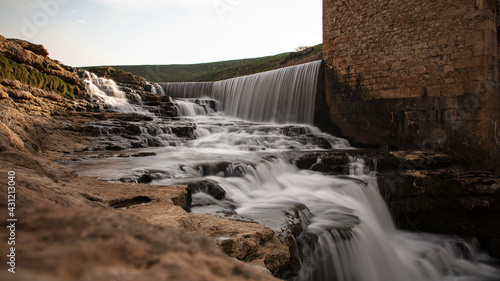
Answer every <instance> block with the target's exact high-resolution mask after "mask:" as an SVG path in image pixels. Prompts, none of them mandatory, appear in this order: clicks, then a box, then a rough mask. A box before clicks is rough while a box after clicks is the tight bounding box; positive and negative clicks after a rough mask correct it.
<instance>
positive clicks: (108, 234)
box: [0, 37, 290, 280]
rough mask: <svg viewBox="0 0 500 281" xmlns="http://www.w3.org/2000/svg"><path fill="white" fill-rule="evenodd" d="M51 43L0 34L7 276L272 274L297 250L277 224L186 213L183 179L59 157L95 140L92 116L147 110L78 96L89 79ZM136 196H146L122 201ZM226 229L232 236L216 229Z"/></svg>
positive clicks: (0, 168)
mask: <svg viewBox="0 0 500 281" xmlns="http://www.w3.org/2000/svg"><path fill="white" fill-rule="evenodd" d="M44 50H45V49H44V48H43V46H37V45H34V44H31V43H28V42H25V41H19V40H8V39H5V38H3V37H0V59H1V60H0V67H1V69H0V70H1V71H0V78H1V79H0V185H1V186H2V187H3V188H1V189H0V207H1V209H2V211H0V220H1V225H2V230H1V231H0V235H1V237H2V241H4V243H1V245H0V252H1V253H2V254H1V255H0V256H1V258H0V262H1V263H2V264H3V266H2V268H3V269H2V271H1V272H0V279H2V280H7V279H8V280H276V279H275V278H274V277H272V276H271V275H270V274H269V273H276V272H278V271H279V270H281V268H282V267H284V266H286V264H287V263H288V261H289V259H290V255H289V250H288V247H287V246H285V245H283V244H282V243H281V242H280V241H279V239H277V238H276V236H275V235H274V233H273V231H272V230H270V229H269V228H267V227H265V226H262V225H259V224H254V223H243V222H235V221H231V220H226V219H222V218H218V217H214V216H208V215H195V214H190V213H188V212H186V211H185V210H184V209H183V208H182V207H181V206H186V205H189V204H190V202H191V193H190V190H189V189H188V188H187V187H186V186H154V187H153V186H147V185H139V184H113V183H107V182H101V181H98V180H95V179H91V178H85V177H78V176H77V175H76V174H75V172H74V171H72V170H69V169H65V168H63V167H61V166H59V165H58V164H55V162H54V161H55V160H60V159H62V158H64V155H65V154H66V153H69V152H72V151H80V150H83V149H85V148H87V147H89V146H90V145H91V143H92V140H91V139H90V138H88V137H85V136H83V134H82V126H83V124H85V123H86V122H91V121H96V120H102V119H114V118H118V119H120V118H132V119H134V118H139V117H137V116H135V117H134V116H121V115H120V114H112V113H99V112H94V111H95V110H94V109H95V108H96V105H95V104H93V103H91V102H89V101H87V100H85V99H75V97H76V98H77V97H83V98H85V91H84V87H83V83H82V81H81V80H80V78H79V77H78V75H76V74H75V73H74V72H73V70H72V69H71V68H70V67H67V66H64V65H62V64H60V63H58V62H55V61H52V60H50V59H49V58H48V57H47V55H48V53H47V52H46V50H45V51H44ZM14 173H15V176H14V177H11V178H9V174H10V175H14ZM8 186H12V187H15V189H14V188H10V189H8V188H7V187H8ZM9 191H10V193H9ZM14 191H15V201H14V200H11V203H15V205H14V204H10V205H8V200H9V199H14V196H12V195H14ZM137 202H143V203H147V204H143V205H141V206H139V207H136V208H128V209H126V208H125V209H120V208H116V207H119V206H124V205H125V206H127V205H128V206H130V205H131V204H132V205H133V204H134V203H137ZM114 207H115V208H114ZM8 208H10V209H8ZM9 218H11V219H12V218H14V219H17V221H7V219H9ZM8 226H9V227H10V228H7V227H8ZM224 231H230V232H231V238H230V239H228V240H225V243H229V242H230V245H232V247H227V245H226V246H225V247H222V245H221V244H222V242H221V241H219V240H217V237H218V236H217V235H218V234H220V233H222V232H224ZM8 238H11V240H8ZM8 241H11V242H10V244H9V243H8ZM221 248H222V249H223V250H226V252H224V251H222V250H221ZM9 253H10V254H9ZM7 254H9V255H10V257H8V256H7ZM238 259H239V260H241V261H244V262H246V263H249V264H251V265H249V264H245V263H243V262H241V261H239V260H238ZM11 261H12V263H11V264H7V262H11ZM5 267H8V268H11V270H12V271H15V272H16V274H12V273H10V272H9V271H7V269H8V268H5Z"/></svg>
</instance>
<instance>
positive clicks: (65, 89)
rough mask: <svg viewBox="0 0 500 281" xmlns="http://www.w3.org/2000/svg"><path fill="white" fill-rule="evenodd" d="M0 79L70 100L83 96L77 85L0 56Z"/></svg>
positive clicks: (82, 91)
mask: <svg viewBox="0 0 500 281" xmlns="http://www.w3.org/2000/svg"><path fill="white" fill-rule="evenodd" d="M0 79H2V80H3V79H9V80H17V81H20V82H22V83H24V84H28V85H31V86H34V87H37V88H40V89H42V90H47V91H54V92H57V93H59V94H61V95H62V96H64V97H66V98H70V99H75V98H82V97H83V96H84V90H83V89H81V88H80V86H79V85H73V84H69V83H66V82H64V81H63V80H62V79H61V78H60V77H57V76H54V75H48V74H44V73H41V72H39V71H38V70H36V69H35V68H33V67H30V66H27V65H23V64H19V63H16V62H14V61H12V60H11V59H9V58H7V57H5V56H2V55H0Z"/></svg>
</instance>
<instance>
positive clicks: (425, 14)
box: [323, 0, 500, 165]
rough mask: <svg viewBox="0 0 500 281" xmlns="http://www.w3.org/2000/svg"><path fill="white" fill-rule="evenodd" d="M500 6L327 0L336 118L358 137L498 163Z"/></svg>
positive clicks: (329, 88)
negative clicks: (443, 151) (499, 31)
mask: <svg viewBox="0 0 500 281" xmlns="http://www.w3.org/2000/svg"><path fill="white" fill-rule="evenodd" d="M499 8H500V7H499V1H498V0H440V1H436V0H418V1H414V0H357V1H350V0H323V59H324V61H325V93H326V95H325V98H326V102H327V104H328V106H329V114H330V120H331V122H332V123H334V124H335V125H336V126H338V127H339V128H340V130H341V134H342V135H343V136H345V137H348V138H349V139H351V140H352V141H353V142H354V143H355V144H359V143H364V144H378V145H382V146H387V145H391V146H396V147H399V148H420V149H424V150H431V151H434V150H445V151H449V152H451V153H455V154H456V155H457V156H463V158H464V160H466V161H469V162H470V163H471V164H472V165H474V164H478V165H480V164H487V165H493V164H496V163H498V161H499V159H500V149H499V148H500V128H499V127H500V123H499V115H500V112H499V111H500V93H499V81H500V77H499V69H498V67H499V52H500V46H499V44H498V42H499V40H500V34H499V33H498V28H499V25H500V20H499V18H500V11H499V10H500V9H499ZM485 159H486V160H487V161H485Z"/></svg>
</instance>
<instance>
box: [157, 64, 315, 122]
mask: <svg viewBox="0 0 500 281" xmlns="http://www.w3.org/2000/svg"><path fill="white" fill-rule="evenodd" d="M320 65H321V61H315V62H311V63H306V64H301V65H296V66H290V67H285V68H281V69H277V70H272V71H267V72H262V73H257V74H253V75H248V76H242V77H237V78H232V79H227V80H222V81H217V82H213V83H211V82H204V83H161V85H162V86H163V88H164V89H165V93H166V94H167V95H170V96H172V97H176V98H196V97H211V98H213V99H215V100H217V101H219V106H220V108H219V110H220V111H223V112H224V113H225V114H226V115H229V116H232V117H237V118H241V119H245V120H249V121H255V122H272V123H279V124H283V123H297V124H312V123H313V117H314V103H315V98H316V87H317V81H318V75H319V69H320Z"/></svg>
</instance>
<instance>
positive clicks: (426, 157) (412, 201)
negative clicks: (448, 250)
mask: <svg viewBox="0 0 500 281" xmlns="http://www.w3.org/2000/svg"><path fill="white" fill-rule="evenodd" d="M351 155H353V156H354V155H358V157H363V158H364V159H365V160H366V162H367V163H369V162H371V163H372V169H376V170H377V172H378V181H379V188H380V192H381V194H382V196H383V198H384V199H385V201H386V203H387V205H388V207H389V210H390V211H391V213H392V215H393V217H394V220H395V222H396V224H397V226H398V227H400V228H404V229H409V230H412V231H425V232H434V233H448V234H454V235H463V236H469V237H477V238H478V240H479V241H480V242H481V244H482V246H483V247H484V248H485V249H487V250H488V251H489V253H490V255H491V256H493V257H500V255H499V254H498V253H499V251H500V248H499V243H498V240H499V237H500V176H499V175H498V173H497V172H494V171H490V170H475V171H467V170H464V169H463V167H462V166H461V165H458V164H457V163H455V162H454V161H453V157H451V156H450V155H447V154H445V153H427V152H424V151H383V150H378V151H374V150H365V151H358V152H353V153H352V154H351ZM318 158H321V161H320V162H319V163H318ZM348 158H349V155H346V154H345V153H327V154H321V153H316V154H306V155H303V156H301V157H299V159H298V160H297V161H296V165H297V166H298V167H299V168H301V169H312V170H315V169H318V168H321V171H322V172H326V173H331V174H344V173H345V170H346V169H347V167H346V163H348Z"/></svg>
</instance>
